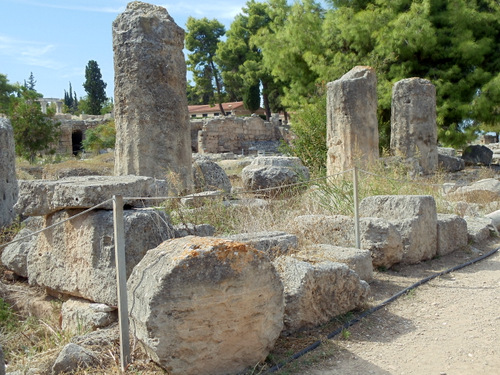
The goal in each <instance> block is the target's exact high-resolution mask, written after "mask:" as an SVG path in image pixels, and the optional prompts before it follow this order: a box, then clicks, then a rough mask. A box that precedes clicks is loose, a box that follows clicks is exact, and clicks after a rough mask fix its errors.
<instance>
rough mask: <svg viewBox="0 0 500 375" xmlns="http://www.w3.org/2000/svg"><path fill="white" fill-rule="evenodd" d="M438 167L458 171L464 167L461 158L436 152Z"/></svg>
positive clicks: (447, 170) (448, 170)
mask: <svg viewBox="0 0 500 375" xmlns="http://www.w3.org/2000/svg"><path fill="white" fill-rule="evenodd" d="M438 168H440V169H442V170H443V171H445V172H458V171H461V170H463V169H464V168H465V161H464V160H463V159H462V158H457V157H455V156H450V155H445V154H441V153H438Z"/></svg>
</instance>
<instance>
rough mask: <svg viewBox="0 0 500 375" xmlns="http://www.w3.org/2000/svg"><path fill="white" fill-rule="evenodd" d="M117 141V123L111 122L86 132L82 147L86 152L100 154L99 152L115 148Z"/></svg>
mask: <svg viewBox="0 0 500 375" xmlns="http://www.w3.org/2000/svg"><path fill="white" fill-rule="evenodd" d="M115 140H116V129H115V121H114V120H111V121H108V122H106V123H104V124H101V125H99V126H97V127H95V128H94V129H88V130H87V131H86V132H85V139H84V140H83V142H82V146H83V148H84V149H85V151H90V152H94V153H98V152H99V150H104V149H107V148H114V147H115Z"/></svg>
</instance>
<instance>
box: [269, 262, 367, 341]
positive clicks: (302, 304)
mask: <svg viewBox="0 0 500 375" xmlns="http://www.w3.org/2000/svg"><path fill="white" fill-rule="evenodd" d="M273 264H274V265H275V267H276V269H277V270H278V272H279V274H280V277H281V280H282V281H283V286H284V288H285V318H284V323H285V329H284V333H285V334H289V333H293V332H297V331H300V330H303V329H308V328H313V327H315V326H317V325H320V324H323V323H326V322H328V321H329V320H331V319H332V318H333V317H335V316H338V315H341V314H345V313H347V312H349V311H351V310H353V309H356V308H359V307H362V306H363V305H364V304H365V302H366V301H367V298H368V296H369V291H370V287H369V285H368V284H367V283H366V282H365V281H363V280H360V279H359V277H358V275H357V274H356V273H355V272H354V271H353V270H351V269H349V267H347V266H346V265H345V264H341V263H335V262H320V263H315V264H312V263H309V262H304V261H302V260H299V259H295V258H293V257H287V256H282V257H279V258H277V259H276V260H275V261H274V262H273Z"/></svg>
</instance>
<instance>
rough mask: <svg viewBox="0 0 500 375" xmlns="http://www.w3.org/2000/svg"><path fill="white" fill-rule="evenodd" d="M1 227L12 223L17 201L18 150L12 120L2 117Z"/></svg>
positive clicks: (0, 162) (0, 140)
mask: <svg viewBox="0 0 500 375" xmlns="http://www.w3.org/2000/svg"><path fill="white" fill-rule="evenodd" d="M0 194H1V195H0V228H1V227H3V226H6V225H9V224H10V223H12V220H13V219H14V217H15V213H14V210H13V207H14V204H15V203H16V201H17V196H18V186H17V178H16V152H15V148H14V132H13V130H12V126H11V124H10V121H9V120H8V119H7V118H4V117H0Z"/></svg>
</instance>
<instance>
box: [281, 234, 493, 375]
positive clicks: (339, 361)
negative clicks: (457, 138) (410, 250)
mask: <svg viewBox="0 0 500 375" xmlns="http://www.w3.org/2000/svg"><path fill="white" fill-rule="evenodd" d="M496 241H497V243H493V242H490V243H487V244H483V245H482V246H480V247H476V248H472V251H465V252H462V251H460V252H457V253H454V254H452V255H449V256H446V257H442V258H440V259H435V260H432V261H428V262H423V263H421V264H419V265H415V266H408V267H404V268H403V267H402V268H401V269H399V270H398V269H396V270H394V271H388V272H379V273H377V275H376V281H375V282H373V283H372V285H371V287H372V291H373V294H374V300H373V301H372V305H376V304H378V303H380V302H381V301H384V300H385V299H387V298H389V297H390V296H392V295H393V294H395V293H396V292H398V291H399V290H402V289H404V288H405V287H407V286H409V285H411V284H413V283H414V282H416V281H418V280H420V279H422V278H425V277H426V276H429V275H430V274H433V273H436V272H439V271H442V270H445V269H449V268H451V267H453V266H456V265H458V264H462V263H465V262H466V261H468V260H470V259H474V258H476V257H478V256H480V255H482V254H483V253H487V252H488V251H490V250H492V249H495V248H496V247H498V246H500V244H499V243H498V239H496ZM348 332H349V333H350V336H349V338H347V339H346V338H345V336H344V338H342V337H340V335H339V336H337V337H335V338H334V339H332V340H325V341H324V342H323V345H321V346H320V347H319V348H317V349H316V350H314V351H312V352H311V353H309V354H307V355H306V356H304V357H301V358H300V359H299V360H298V361H297V362H298V363H297V364H293V363H291V364H289V365H287V366H285V368H284V369H283V370H281V371H279V372H278V373H280V372H282V373H297V374H298V373H300V374H307V375H330V374H342V375H354V374H356V375H357V374H377V375H382V374H384V375H386V374H436V375H444V374H447V375H460V374H484V375H489V374H500V252H496V253H495V254H494V255H492V256H491V257H488V258H486V259H484V260H482V261H481V262H478V263H475V264H474V265H471V266H468V267H466V268H463V269H461V270H459V271H455V272H453V273H451V274H447V275H444V276H441V277H438V278H436V279H434V280H432V281H430V282H429V283H427V284H424V285H422V286H420V287H418V288H417V289H415V290H413V291H411V292H410V293H408V294H407V295H404V296H402V297H401V298H399V299H398V300H396V301H395V302H393V303H391V304H389V305H387V306H385V307H384V308H382V309H381V310H379V311H377V312H375V313H373V314H372V315H370V316H369V317H367V318H365V319H363V320H362V321H361V322H360V323H358V324H356V325H354V326H352V327H350V328H349V330H348ZM308 357H309V358H308ZM301 363H302V364H304V363H308V365H306V366H304V365H301ZM294 368H295V369H294Z"/></svg>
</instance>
